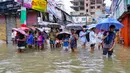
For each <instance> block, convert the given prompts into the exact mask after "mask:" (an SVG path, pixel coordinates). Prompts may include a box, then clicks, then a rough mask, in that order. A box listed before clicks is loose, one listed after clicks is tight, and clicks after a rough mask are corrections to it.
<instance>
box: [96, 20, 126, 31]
mask: <svg viewBox="0 0 130 73" xmlns="http://www.w3.org/2000/svg"><path fill="white" fill-rule="evenodd" d="M111 25H115V26H116V29H120V28H122V27H124V25H123V24H121V23H120V22H119V21H117V20H116V19H113V18H106V19H103V20H102V21H101V22H100V23H98V25H97V26H96V28H98V29H100V30H101V29H104V30H109V27H110V26H111Z"/></svg>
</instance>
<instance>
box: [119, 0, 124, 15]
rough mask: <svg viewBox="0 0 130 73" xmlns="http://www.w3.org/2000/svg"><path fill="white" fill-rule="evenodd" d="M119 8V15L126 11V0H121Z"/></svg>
mask: <svg viewBox="0 0 130 73" xmlns="http://www.w3.org/2000/svg"><path fill="white" fill-rule="evenodd" d="M118 9H119V15H118V16H121V15H122V14H123V13H124V12H125V1H124V0H121V2H120V4H119V8H118Z"/></svg>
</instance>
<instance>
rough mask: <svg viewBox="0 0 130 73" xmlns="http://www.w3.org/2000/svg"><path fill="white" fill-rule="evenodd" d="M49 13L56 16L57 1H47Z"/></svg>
mask: <svg viewBox="0 0 130 73" xmlns="http://www.w3.org/2000/svg"><path fill="white" fill-rule="evenodd" d="M47 1H48V4H47V12H49V13H50V14H53V15H55V16H56V8H55V7H56V2H55V0H47Z"/></svg>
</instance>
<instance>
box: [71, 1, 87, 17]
mask: <svg viewBox="0 0 130 73" xmlns="http://www.w3.org/2000/svg"><path fill="white" fill-rule="evenodd" d="M71 3H72V4H73V6H71V8H72V9H73V10H74V11H73V12H71V15H84V14H85V11H84V10H85V7H84V0H73V1H71Z"/></svg>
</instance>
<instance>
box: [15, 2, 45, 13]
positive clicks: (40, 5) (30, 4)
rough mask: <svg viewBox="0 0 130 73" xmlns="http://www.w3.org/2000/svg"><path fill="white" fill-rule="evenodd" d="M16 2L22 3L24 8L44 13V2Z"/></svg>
mask: <svg viewBox="0 0 130 73" xmlns="http://www.w3.org/2000/svg"><path fill="white" fill-rule="evenodd" d="M17 2H20V3H22V2H23V6H24V7H26V8H32V9H34V10H38V11H41V12H45V11H46V9H47V2H46V0H17Z"/></svg>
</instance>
